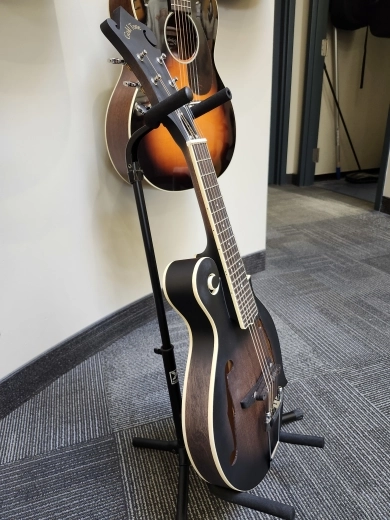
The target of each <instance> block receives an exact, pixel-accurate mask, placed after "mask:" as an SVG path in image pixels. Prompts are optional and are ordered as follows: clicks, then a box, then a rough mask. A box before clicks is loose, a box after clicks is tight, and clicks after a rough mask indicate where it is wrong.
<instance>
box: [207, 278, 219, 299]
mask: <svg viewBox="0 0 390 520" xmlns="http://www.w3.org/2000/svg"><path fill="white" fill-rule="evenodd" d="M219 283H220V282H219V276H216V275H215V274H214V273H211V274H209V277H208V279H207V287H208V289H209V291H210V292H211V294H212V295H214V294H217V292H218V291H219Z"/></svg>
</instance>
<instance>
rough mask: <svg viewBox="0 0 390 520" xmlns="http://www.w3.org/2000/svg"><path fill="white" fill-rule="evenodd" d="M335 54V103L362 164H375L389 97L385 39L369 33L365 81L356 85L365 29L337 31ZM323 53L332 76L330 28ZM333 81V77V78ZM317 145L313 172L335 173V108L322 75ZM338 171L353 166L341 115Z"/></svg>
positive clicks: (389, 52) (389, 45)
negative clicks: (336, 83) (336, 51)
mask: <svg viewBox="0 0 390 520" xmlns="http://www.w3.org/2000/svg"><path fill="white" fill-rule="evenodd" d="M337 33H338V54H339V60H338V61H339V86H340V90H339V92H340V97H339V103H340V107H341V110H342V112H343V116H344V119H345V121H346V124H347V127H348V131H349V133H350V135H351V139H352V143H353V145H354V147H355V150H356V154H357V156H358V159H359V162H360V164H361V167H362V168H363V169H364V168H378V167H379V166H380V161H381V156H382V147H383V139H384V135H385V129H386V122H387V112H388V106H389V102H390V40H389V39H387V38H375V37H374V36H372V35H371V33H369V36H368V45H367V57H366V67H365V74H364V86H363V88H362V89H360V75H361V68H362V58H363V47H364V39H365V33H366V29H365V28H363V29H359V30H357V31H341V30H339V31H337ZM327 38H328V44H329V49H328V54H327V56H326V58H325V61H326V65H327V69H328V71H329V75H330V76H331V78H332V81H333V67H334V59H333V47H332V44H333V27H331V26H329V29H328V35H327ZM333 83H334V82H333ZM318 147H319V148H320V156H319V162H318V163H317V164H316V170H315V173H316V175H319V174H323V173H334V172H335V171H336V170H335V168H336V152H335V109H334V101H333V97H332V94H331V90H330V87H329V84H328V82H327V80H326V77H325V75H324V82H323V89H322V101H321V114H320V126H319V134H318ZM340 148H341V171H351V170H357V164H356V161H355V159H354V156H353V154H352V151H351V148H350V145H349V143H348V140H347V136H346V134H345V131H344V129H343V128H342V123H341V120H340Z"/></svg>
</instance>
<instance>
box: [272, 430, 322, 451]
mask: <svg viewBox="0 0 390 520" xmlns="http://www.w3.org/2000/svg"><path fill="white" fill-rule="evenodd" d="M279 440H280V442H286V443H287V444H299V445H300V446H312V447H313V448H323V447H324V446H325V439H324V437H318V436H317V435H302V434H300V433H287V432H282V431H281V432H280V434H279Z"/></svg>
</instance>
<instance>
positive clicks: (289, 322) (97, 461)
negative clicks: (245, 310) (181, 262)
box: [0, 186, 390, 520]
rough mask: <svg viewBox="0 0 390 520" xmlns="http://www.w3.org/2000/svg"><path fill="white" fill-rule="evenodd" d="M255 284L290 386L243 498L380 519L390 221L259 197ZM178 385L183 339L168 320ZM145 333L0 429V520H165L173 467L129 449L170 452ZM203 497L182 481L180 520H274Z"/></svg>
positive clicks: (336, 203)
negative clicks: (286, 435)
mask: <svg viewBox="0 0 390 520" xmlns="http://www.w3.org/2000/svg"><path fill="white" fill-rule="evenodd" d="M268 213H269V214H268V232H267V262H266V270H265V271H264V272H261V273H258V274H256V275H254V276H253V277H252V280H253V286H254V290H255V292H256V294H257V295H258V297H259V298H260V300H261V301H262V302H263V303H264V304H265V306H266V307H267V308H268V309H269V311H270V313H271V314H272V317H273V319H274V321H275V324H276V327H277V330H278V333H279V336H280V341H281V348H282V354H283V359H284V367H285V372H286V375H287V378H288V380H289V384H288V385H287V387H286V391H285V400H286V401H285V410H286V411H287V410H289V409H293V408H301V409H303V411H304V414H305V417H304V420H303V421H299V422H296V423H291V424H288V425H286V426H285V427H284V430H285V431H290V432H299V433H307V434H313V435H324V436H325V439H326V446H325V448H324V449H323V450H321V449H316V448H309V447H302V446H293V445H288V444H282V445H281V446H280V448H279V450H278V453H277V456H276V459H275V461H274V462H273V464H272V467H271V470H270V471H269V473H268V474H267V476H266V477H265V479H264V480H263V481H262V482H261V483H260V485H259V486H257V487H256V488H255V489H254V490H253V491H252V493H253V494H255V495H260V496H264V497H267V498H271V499H275V500H279V501H281V502H284V503H287V504H291V505H293V506H294V507H295V509H296V518H297V519H298V520H357V519H367V520H378V519H381V520H382V519H384V520H388V519H390V470H389V468H390V457H389V454H390V435H389V430H390V400H389V381H390V363H389V361H390V341H389V340H390V217H389V216H387V215H385V214H382V213H377V212H374V211H372V210H371V205H370V204H369V203H366V202H364V201H359V200H357V199H352V198H351V197H346V196H344V195H342V194H337V193H332V192H328V191H326V190H323V189H320V188H315V187H311V188H296V187H294V186H288V187H283V188H276V187H272V188H270V189H269V212H268ZM168 321H169V327H170V333H171V339H172V343H173V344H174V346H175V353H176V360H177V365H178V370H179V376H180V380H181V381H182V380H183V374H184V368H185V361H186V353H187V344H188V335H187V330H186V328H185V326H184V325H183V323H182V321H181V318H180V317H178V316H177V315H176V314H175V313H174V312H173V311H170V312H169V313H168ZM159 346H160V341H159V334H158V328H157V322H156V321H153V322H150V323H149V324H147V325H145V326H143V327H141V328H139V329H137V330H136V331H134V332H132V333H131V334H129V335H128V336H125V337H123V338H121V339H120V340H118V341H116V342H115V343H113V344H112V345H110V346H109V347H108V348H107V349H105V350H104V351H102V352H100V353H98V354H97V355H95V356H93V357H91V358H89V359H88V360H86V361H85V362H84V363H82V364H80V365H79V366H77V367H76V368H74V369H73V370H71V371H70V372H68V373H67V374H65V375H64V376H63V377H61V378H59V379H58V380H57V381H55V382H54V383H53V384H51V385H50V386H49V387H47V388H46V389H45V390H44V391H42V392H41V393H39V394H37V395H35V396H34V397H32V398H31V399H30V400H29V401H28V402H26V403H25V404H23V405H22V406H21V407H19V408H18V409H17V410H15V411H14V412H12V413H11V414H9V415H8V416H7V417H5V418H4V419H3V420H2V421H0V518H1V519H2V520H19V519H20V520H64V519H75V520H120V519H123V520H125V519H137V520H147V519H150V520H154V519H155V520H160V519H173V518H174V517H175V500H176V487H177V459H176V456H175V455H173V454H170V453H166V452H152V451H148V450H142V449H134V448H133V447H132V444H131V439H132V437H133V436H145V437H151V438H162V439H172V438H173V423H172V420H171V412H170V405H169V400H168V395H167V392H166V387H165V379H164V373H163V370H162V361H161V357H160V356H157V355H155V354H154V353H153V348H154V347H159ZM271 518H274V517H270V516H268V515H265V514H261V513H258V512H255V511H252V510H249V509H245V508H243V507H240V506H236V505H232V504H228V503H226V502H223V501H222V500H220V499H217V498H215V497H213V496H211V495H210V493H209V491H208V489H207V487H206V486H205V485H204V484H203V482H202V481H201V480H200V479H199V478H198V477H197V476H196V475H195V474H194V472H191V478H190V497H189V519H191V520H204V519H210V520H211V519H218V520H222V519H223V520H230V519H243V520H244V519H245V520H246V519H263V520H266V519H270V520H271Z"/></svg>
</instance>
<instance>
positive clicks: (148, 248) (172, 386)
mask: <svg viewBox="0 0 390 520" xmlns="http://www.w3.org/2000/svg"><path fill="white" fill-rule="evenodd" d="M130 180H131V183H132V185H133V188H134V196H135V200H136V205H137V210H138V217H139V221H140V226H141V232H142V238H143V242H144V246H145V253H146V258H147V262H148V268H149V274H150V279H151V283H152V289H153V296H154V300H155V304H156V311H157V319H158V324H159V328H160V335H161V341H162V346H161V348H156V349H154V351H155V353H156V354H160V355H161V356H162V360H163V365H164V371H165V376H166V382H167V387H168V392H169V399H170V403H171V409H172V416H173V421H174V425H175V433H176V440H175V441H163V440H158V439H144V438H140V437H134V438H133V440H132V443H133V446H134V447H136V448H148V449H155V450H162V451H170V452H173V453H175V454H177V455H178V458H179V481H178V490H177V501H176V511H177V512H176V520H186V519H187V505H188V484H189V462H188V456H187V452H186V449H185V446H184V439H183V433H182V427H181V392H180V385H179V379H178V376H177V369H176V361H175V355H174V347H173V345H172V344H171V340H170V336H169V330H168V324H167V318H166V314H165V309H164V302H163V298H162V293H161V286H160V281H159V276H158V270H157V264H156V257H155V254H154V248H153V242H152V237H151V232H150V226H149V220H148V214H147V210H146V204H145V198H144V193H143V189H142V174H141V172H140V170H138V172H137V171H136V172H133V176H132V178H131V177H130Z"/></svg>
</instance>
